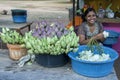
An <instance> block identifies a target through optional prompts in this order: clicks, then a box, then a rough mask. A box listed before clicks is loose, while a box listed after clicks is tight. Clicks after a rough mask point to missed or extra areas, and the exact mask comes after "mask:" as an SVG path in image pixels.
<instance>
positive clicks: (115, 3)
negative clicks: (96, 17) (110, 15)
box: [85, 0, 120, 11]
mask: <svg viewBox="0 0 120 80" xmlns="http://www.w3.org/2000/svg"><path fill="white" fill-rule="evenodd" d="M85 3H87V4H88V5H90V6H93V7H94V8H95V10H98V9H99V4H100V3H102V6H103V8H104V9H106V7H107V6H108V5H109V4H110V3H112V7H111V9H112V10H113V11H116V10H117V7H120V0H85Z"/></svg>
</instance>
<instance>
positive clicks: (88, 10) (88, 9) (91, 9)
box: [82, 8, 96, 22]
mask: <svg viewBox="0 0 120 80" xmlns="http://www.w3.org/2000/svg"><path fill="white" fill-rule="evenodd" d="M91 11H93V12H94V13H95V14H96V11H95V9H93V8H87V10H86V11H85V12H84V14H83V17H82V18H83V22H84V21H86V19H85V17H86V16H87V14H88V13H89V12H91Z"/></svg>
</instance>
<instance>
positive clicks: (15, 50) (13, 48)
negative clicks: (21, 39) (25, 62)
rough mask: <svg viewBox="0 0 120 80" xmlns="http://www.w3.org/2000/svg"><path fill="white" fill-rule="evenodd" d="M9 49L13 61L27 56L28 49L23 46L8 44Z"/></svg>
mask: <svg viewBox="0 0 120 80" xmlns="http://www.w3.org/2000/svg"><path fill="white" fill-rule="evenodd" d="M7 47H8V49H9V57H10V58H11V59H13V60H19V59H20V58H21V57H22V56H24V55H26V54H27V49H26V48H24V47H21V45H12V44H7Z"/></svg>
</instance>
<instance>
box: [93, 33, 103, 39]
mask: <svg viewBox="0 0 120 80" xmlns="http://www.w3.org/2000/svg"><path fill="white" fill-rule="evenodd" d="M93 39H95V40H100V41H103V40H104V35H103V33H99V34H97V35H95V36H94V37H93Z"/></svg>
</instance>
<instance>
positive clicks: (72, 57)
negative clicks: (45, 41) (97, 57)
mask: <svg viewBox="0 0 120 80" xmlns="http://www.w3.org/2000/svg"><path fill="white" fill-rule="evenodd" d="M84 46H86V45H81V46H79V47H84ZM102 47H104V48H108V49H109V50H112V51H114V53H115V54H116V57H115V58H113V59H110V60H107V61H98V62H94V61H93V62H92V61H85V60H79V59H76V57H74V56H72V55H71V54H78V52H76V53H75V52H69V53H68V56H69V57H70V58H71V59H72V60H75V61H79V62H82V63H88V64H101V63H110V62H113V61H115V60H116V59H117V58H118V57H119V55H118V53H117V51H115V50H114V49H112V48H109V47H105V46H102Z"/></svg>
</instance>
